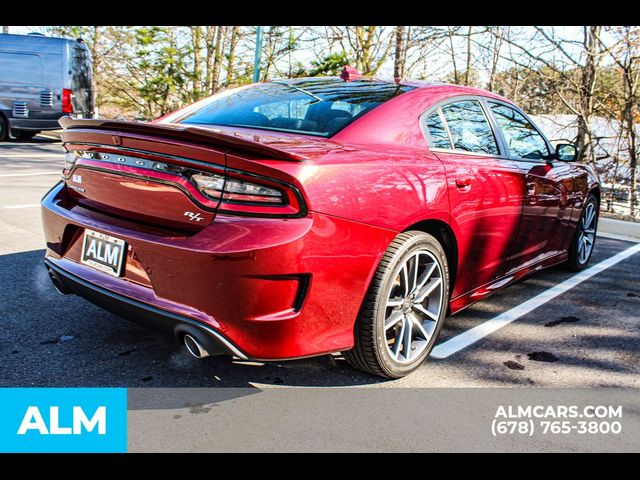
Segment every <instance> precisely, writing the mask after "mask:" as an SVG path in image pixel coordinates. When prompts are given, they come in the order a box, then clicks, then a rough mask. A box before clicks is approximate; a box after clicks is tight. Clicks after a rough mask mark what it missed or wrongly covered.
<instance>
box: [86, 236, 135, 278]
mask: <svg viewBox="0 0 640 480" xmlns="http://www.w3.org/2000/svg"><path fill="white" fill-rule="evenodd" d="M126 248H127V244H126V243H125V241H124V240H121V239H119V238H115V237H112V236H111V235H106V234H104V233H100V232H94V231H93V230H85V231H84V240H83V242H82V257H81V258H80V261H81V262H82V263H84V264H85V265H89V266H91V267H93V268H95V269H97V270H100V271H102V272H106V273H108V274H110V275H113V276H115V277H119V276H120V274H121V273H122V261H123V259H124V253H125V251H126Z"/></svg>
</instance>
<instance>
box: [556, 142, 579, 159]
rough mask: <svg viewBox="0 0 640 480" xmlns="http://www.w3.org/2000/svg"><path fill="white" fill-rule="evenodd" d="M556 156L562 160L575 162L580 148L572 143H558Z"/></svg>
mask: <svg viewBox="0 0 640 480" xmlns="http://www.w3.org/2000/svg"><path fill="white" fill-rule="evenodd" d="M556 158H557V159H558V160H560V161H561V162H575V161H576V160H577V159H578V149H577V148H576V146H575V145H572V144H570V143H559V144H557V145H556Z"/></svg>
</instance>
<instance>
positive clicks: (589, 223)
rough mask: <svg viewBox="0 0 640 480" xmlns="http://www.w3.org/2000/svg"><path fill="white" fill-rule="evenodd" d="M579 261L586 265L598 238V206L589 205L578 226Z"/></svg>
mask: <svg viewBox="0 0 640 480" xmlns="http://www.w3.org/2000/svg"><path fill="white" fill-rule="evenodd" d="M578 228H579V232H578V261H579V262H580V263H581V264H582V263H586V261H587V260H588V259H589V256H590V255H591V250H592V249H593V243H594V241H595V238H596V206H595V205H594V204H593V203H588V204H587V207H586V208H585V210H584V214H583V215H582V220H581V221H580V225H579V226H578Z"/></svg>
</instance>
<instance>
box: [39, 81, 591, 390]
mask: <svg viewBox="0 0 640 480" xmlns="http://www.w3.org/2000/svg"><path fill="white" fill-rule="evenodd" d="M61 124H62V126H63V127H64V134H63V141H64V147H65V149H66V150H67V153H66V162H65V166H64V171H63V179H62V181H61V182H60V183H58V184H57V185H56V186H54V187H53V188H52V189H51V191H50V192H49V193H48V194H47V195H46V196H45V197H44V199H43V200H42V215H43V223H44V230H45V235H46V241H47V250H46V258H45V264H46V267H47V269H48V271H49V274H50V276H51V279H52V281H53V283H54V285H55V286H56V288H57V289H58V290H59V291H60V292H61V293H63V294H68V293H75V294H77V295H80V296H82V297H84V298H86V299H87V300H89V301H91V302H93V303H96V304H98V305H100V306H102V307H104V308H105V309H108V310H110V311H112V312H114V313H117V314H120V315H122V316H124V317H128V318H131V319H133V320H138V321H141V322H144V323H148V324H151V325H153V326H156V327H158V328H165V329H168V330H169V331H171V332H172V333H173V334H174V335H175V336H176V337H177V338H178V340H179V341H181V342H183V343H184V344H185V345H186V347H187V348H188V350H189V351H190V352H191V353H192V354H193V355H195V356H197V357H206V356H208V355H214V354H228V355H233V356H236V357H240V358H243V359H245V358H251V359H261V360H274V359H293V358H300V357H307V356H312V355H321V354H327V353H333V352H342V353H343V355H344V357H345V358H346V359H347V361H348V362H349V363H350V364H352V365H353V366H355V367H357V368H360V369H362V370H365V371H367V372H370V373H373V374H376V375H381V376H384V377H391V378H395V377H401V376H403V375H406V374H408V373H409V372H411V371H413V370H414V369H416V368H417V367H418V366H420V364H421V363H422V362H423V361H424V360H425V358H426V357H427V356H428V355H429V352H430V351H431V349H432V348H433V345H434V343H435V342H436V339H437V337H438V332H439V331H440V328H441V327H442V323H443V321H444V319H445V317H446V316H447V315H450V314H454V313H456V312H458V311H460V310H461V309H463V308H465V307H467V306H468V305H470V304H471V303H473V302H476V301H478V300H481V299H483V298H485V297H486V296H487V295H490V294H491V293H492V292H495V291H496V290H497V289H498V288H502V287H505V286H507V285H509V284H511V283H512V282H514V281H516V280H518V279H520V278H522V277H523V276H525V275H527V274H528V273H531V272H534V271H537V270H539V269H540V268H544V267H548V266H551V265H556V264H561V263H563V264H565V265H566V266H568V267H569V268H571V269H574V270H577V269H581V268H584V267H585V265H587V263H588V262H589V259H590V256H591V252H592V250H593V245H594V242H595V238H596V236H595V235H596V227H597V222H598V209H599V201H600V188H599V185H598V180H597V177H596V175H595V173H594V172H593V170H592V169H591V168H590V167H588V166H585V165H580V164H576V163H572V161H574V160H575V158H576V154H577V152H576V149H575V147H574V146H573V145H570V144H560V145H557V146H556V147H555V149H554V148H552V146H551V144H550V143H549V141H548V140H547V139H546V138H545V137H544V135H542V133H541V132H540V130H539V129H538V128H537V127H536V126H535V125H534V124H533V122H531V120H530V119H529V118H528V117H527V115H525V114H524V113H523V112H522V110H520V109H519V108H518V107H516V106H515V105H513V104H512V103H511V102H509V101H508V100H506V99H504V98H502V97H500V96H498V95H495V94H493V93H489V92H486V91H483V90H477V89H473V88H467V87H461V86H455V85H446V84H439V83H421V82H411V81H395V82H394V81H382V80H378V79H366V78H356V79H352V80H349V78H348V76H347V78H346V79H341V78H305V79H294V80H286V81H274V82H270V83H262V84H254V85H249V86H246V87H241V88H237V89H234V90H229V91H225V92H223V93H220V94H217V95H214V96H212V97H210V98H207V99H206V100H203V101H200V102H198V103H195V104H193V105H191V106H188V107H186V108H183V109H181V110H178V111H176V112H174V113H171V114H169V115H166V116H164V117H162V118H160V119H158V120H156V121H154V122H151V123H129V122H117V121H110V120H74V119H71V118H68V117H67V118H64V119H62V120H61Z"/></svg>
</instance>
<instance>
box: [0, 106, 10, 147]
mask: <svg viewBox="0 0 640 480" xmlns="http://www.w3.org/2000/svg"><path fill="white" fill-rule="evenodd" d="M8 138H9V127H8V125H7V119H6V118H5V116H4V115H3V114H2V113H0V142H4V141H5V140H7V139H8Z"/></svg>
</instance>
